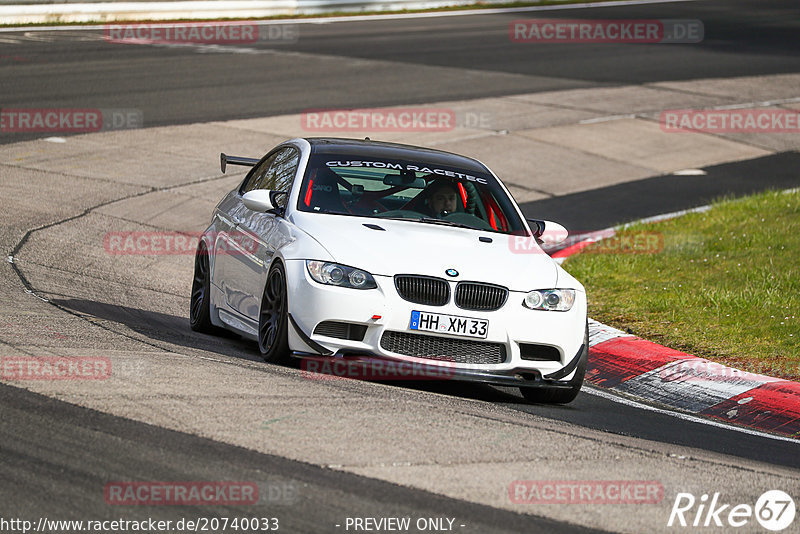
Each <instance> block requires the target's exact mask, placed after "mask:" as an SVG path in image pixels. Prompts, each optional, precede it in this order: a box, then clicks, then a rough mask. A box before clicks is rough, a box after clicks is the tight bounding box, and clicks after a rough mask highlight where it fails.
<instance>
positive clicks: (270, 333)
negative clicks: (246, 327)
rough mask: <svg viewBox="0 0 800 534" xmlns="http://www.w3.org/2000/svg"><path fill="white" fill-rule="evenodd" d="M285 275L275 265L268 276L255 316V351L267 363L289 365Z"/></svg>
mask: <svg viewBox="0 0 800 534" xmlns="http://www.w3.org/2000/svg"><path fill="white" fill-rule="evenodd" d="M288 315H289V313H288V306H287V298H286V271H285V270H284V268H283V265H282V264H281V263H280V262H275V263H274V264H273V266H272V267H270V269H269V273H268V274H267V283H266V284H265V285H264V294H263V296H262V297H261V308H260V310H259V313H258V349H259V350H260V351H261V356H262V357H263V358H264V360H265V361H267V362H269V363H288V362H289V335H288V322H289V321H288Z"/></svg>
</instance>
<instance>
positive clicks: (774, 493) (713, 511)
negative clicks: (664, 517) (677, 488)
mask: <svg viewBox="0 0 800 534" xmlns="http://www.w3.org/2000/svg"><path fill="white" fill-rule="evenodd" d="M794 516H795V504H794V500H793V499H792V498H791V497H790V496H789V494H788V493H786V492H784V491H781V490H770V491H766V492H764V493H763V494H762V495H761V496H760V497H759V498H758V500H757V501H756V504H755V506H751V505H749V504H737V505H731V504H728V503H723V502H722V501H721V499H720V494H719V492H717V493H714V495H713V496H712V497H711V499H710V500H709V496H708V494H703V495H701V496H700V498H699V499H697V498H695V496H694V495H692V494H691V493H678V495H677V496H676V497H675V503H674V504H673V505H672V511H671V512H670V514H669V521H667V526H668V527H672V526H679V527H687V526H692V527H722V526H730V527H734V528H739V527H743V526H745V525H747V524H752V523H751V522H752V520H753V519H754V518H755V520H756V521H758V523H759V524H760V525H761V526H762V527H764V528H765V529H767V530H772V531H776V532H777V531H780V530H784V529H785V528H786V527H788V526H789V525H791V524H792V522H794Z"/></svg>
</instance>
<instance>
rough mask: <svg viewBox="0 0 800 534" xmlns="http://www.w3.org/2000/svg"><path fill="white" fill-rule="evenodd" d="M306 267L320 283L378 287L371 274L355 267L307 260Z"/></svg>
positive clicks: (340, 285)
mask: <svg viewBox="0 0 800 534" xmlns="http://www.w3.org/2000/svg"><path fill="white" fill-rule="evenodd" d="M306 268H307V269H308V274H310V275H311V278H313V279H314V280H316V281H317V282H319V283H320V284H327V285H330V286H339V287H351V288H353V289H375V288H376V287H378V284H376V283H375V279H374V278H373V277H372V275H371V274H369V273H368V272H367V271H362V270H361V269H356V268H354V267H348V266H346V265H339V264H338V263H330V262H327V261H316V260H306Z"/></svg>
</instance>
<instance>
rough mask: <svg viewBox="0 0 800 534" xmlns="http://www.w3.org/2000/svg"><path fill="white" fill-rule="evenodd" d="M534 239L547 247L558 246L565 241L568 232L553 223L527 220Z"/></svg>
mask: <svg viewBox="0 0 800 534" xmlns="http://www.w3.org/2000/svg"><path fill="white" fill-rule="evenodd" d="M527 221H528V223H530V226H531V231H532V232H533V235H534V237H535V238H536V239H537V240H538V241H540V242H541V243H542V244H543V245H545V246H547V247H552V246H554V245H560V244H561V243H563V242H564V241H566V240H567V237H568V236H569V232H568V231H567V229H566V228H564V227H563V226H562V225H560V224H558V223H557V222H553V221H543V220H541V219H527Z"/></svg>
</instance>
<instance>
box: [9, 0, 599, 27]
mask: <svg viewBox="0 0 800 534" xmlns="http://www.w3.org/2000/svg"><path fill="white" fill-rule="evenodd" d="M612 1H615V0H541V1H538V2H537V1H523V2H502V3H496V4H494V3H486V2H475V3H474V4H466V5H454V6H444V7H434V8H429V9H400V10H395V11H369V10H365V11H331V12H330V13H317V14H310V15H301V14H293V15H272V16H268V17H247V18H217V19H170V20H147V19H137V20H124V21H103V20H95V21H87V22H60V21H58V20H53V21H49V22H31V23H26V24H0V28H17V27H18V28H23V29H24V28H28V27H32V26H86V25H95V24H136V23H141V22H153V23H167V22H173V23H174V22H208V21H211V20H214V21H238V20H252V21H256V20H283V19H311V18H320V17H354V16H359V15H396V14H408V13H431V12H437V11H464V10H470V9H500V8H506V7H529V6H552V5H560V4H583V3H602V2H612ZM520 18H531V17H526V16H525V14H524V13H521V14H520Z"/></svg>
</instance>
